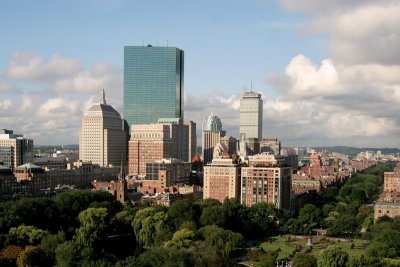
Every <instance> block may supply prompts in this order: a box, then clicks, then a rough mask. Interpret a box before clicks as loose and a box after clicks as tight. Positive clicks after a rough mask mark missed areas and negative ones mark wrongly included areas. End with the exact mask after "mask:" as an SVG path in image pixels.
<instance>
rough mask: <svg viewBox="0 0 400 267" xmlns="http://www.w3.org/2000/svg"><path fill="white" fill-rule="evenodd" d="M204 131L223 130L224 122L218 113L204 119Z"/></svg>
mask: <svg viewBox="0 0 400 267" xmlns="http://www.w3.org/2000/svg"><path fill="white" fill-rule="evenodd" d="M203 131H214V132H220V131H222V123H221V120H220V118H219V117H218V116H217V115H214V114H212V113H211V114H210V115H208V116H207V118H205V119H204V121H203Z"/></svg>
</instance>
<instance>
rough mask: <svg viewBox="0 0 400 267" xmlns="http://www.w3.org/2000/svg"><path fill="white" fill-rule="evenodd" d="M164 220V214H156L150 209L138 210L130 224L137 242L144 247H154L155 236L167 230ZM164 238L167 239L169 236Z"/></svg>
mask: <svg viewBox="0 0 400 267" xmlns="http://www.w3.org/2000/svg"><path fill="white" fill-rule="evenodd" d="M166 218H167V216H166V214H165V213H164V212H156V211H155V209H154V208H151V207H150V208H145V209H142V210H139V211H138V212H137V213H136V215H135V219H134V220H133V222H132V227H133V230H134V232H135V236H136V240H137V242H138V243H139V244H141V245H144V246H152V245H154V244H155V242H156V240H157V235H160V234H162V233H163V232H165V231H166V230H168V227H166V225H165V224H166ZM166 237H167V238H168V239H169V236H166Z"/></svg>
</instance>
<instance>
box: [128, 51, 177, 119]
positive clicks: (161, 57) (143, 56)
mask: <svg viewBox="0 0 400 267" xmlns="http://www.w3.org/2000/svg"><path fill="white" fill-rule="evenodd" d="M183 59H184V54H183V50H181V49H179V48H176V47H153V46H151V45H149V46H125V47H124V119H125V120H126V121H127V123H128V125H129V126H131V125H132V124H144V123H155V122H157V120H158V119H159V118H182V119H183V98H184V96H183V93H184V91H183V90H184V89H183V66H184V65H183V62H184V61H183Z"/></svg>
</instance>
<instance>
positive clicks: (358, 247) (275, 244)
mask: <svg viewBox="0 0 400 267" xmlns="http://www.w3.org/2000/svg"><path fill="white" fill-rule="evenodd" d="M352 243H354V248H350V247H351V244H352ZM332 244H335V245H336V246H338V247H341V248H342V249H343V250H344V251H346V252H347V253H348V254H349V256H350V257H352V256H356V255H361V254H363V253H364V252H365V244H364V241H363V240H360V239H353V242H343V241H342V242H337V241H328V240H324V239H322V240H319V241H317V238H315V237H313V245H312V250H311V251H310V253H311V254H313V255H314V256H316V257H318V256H319V255H320V254H321V251H322V250H323V249H325V248H326V247H328V246H329V245H332ZM300 246H301V247H302V248H306V247H308V246H307V238H302V239H295V238H294V237H291V239H290V241H288V236H281V237H280V236H275V237H272V238H271V239H270V240H269V241H267V242H263V243H261V244H260V247H262V248H263V249H264V250H266V251H274V250H278V249H280V251H279V255H278V260H281V259H285V258H287V257H288V256H289V254H291V253H293V251H294V250H295V249H296V247H297V248H300ZM300 250H301V248H300Z"/></svg>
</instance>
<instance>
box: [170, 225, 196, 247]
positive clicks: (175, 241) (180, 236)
mask: <svg viewBox="0 0 400 267" xmlns="http://www.w3.org/2000/svg"><path fill="white" fill-rule="evenodd" d="M195 236H196V235H195V233H194V232H193V231H191V230H189V229H185V228H184V229H181V230H178V231H176V232H175V233H174V235H173V237H172V239H171V240H170V241H168V242H166V243H165V245H164V247H166V248H168V247H173V246H174V247H177V248H189V247H190V246H191V245H192V244H193V242H194V239H195Z"/></svg>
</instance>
